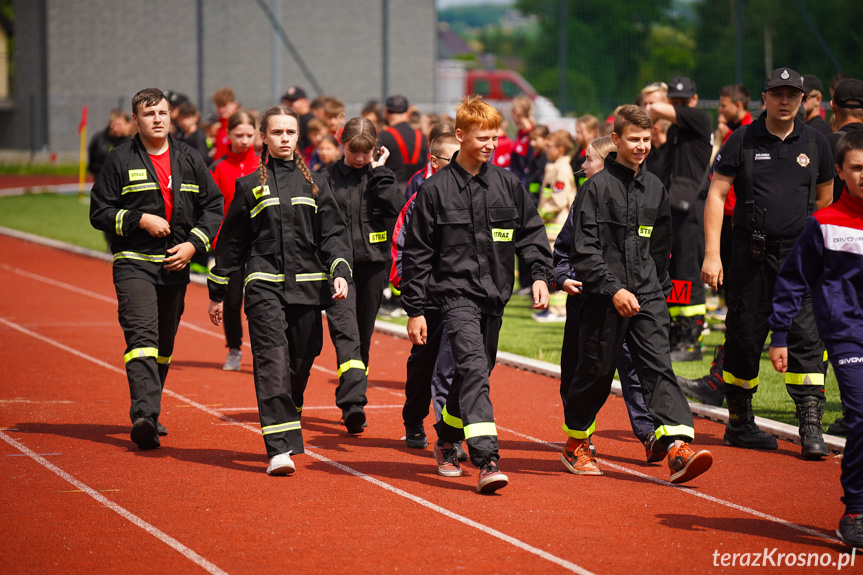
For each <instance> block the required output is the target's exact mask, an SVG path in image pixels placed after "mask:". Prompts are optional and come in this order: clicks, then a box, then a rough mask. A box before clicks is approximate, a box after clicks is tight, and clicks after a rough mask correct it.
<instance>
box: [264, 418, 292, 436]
mask: <svg viewBox="0 0 863 575" xmlns="http://www.w3.org/2000/svg"><path fill="white" fill-rule="evenodd" d="M297 429H300V422H299V421H289V422H288V423H278V424H276V425H268V426H266V427H262V428H261V435H269V434H271V433H282V432H284V431H296V430H297Z"/></svg>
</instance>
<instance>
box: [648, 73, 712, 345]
mask: <svg viewBox="0 0 863 575" xmlns="http://www.w3.org/2000/svg"><path fill="white" fill-rule="evenodd" d="M697 106H698V90H697V88H696V86H695V82H693V81H692V80H691V79H690V78H687V77H685V76H681V77H679V78H673V79H672V80H671V81H670V82H669V83H668V97H667V100H666V101H662V100H659V101H655V102H649V101H648V103H646V104H645V106H644V107H645V109H646V110H647V112H648V114H650V119H651V120H652V121H654V122H656V121H658V120H668V121H669V122H671V124H672V125H671V127H670V128H669V129H668V139H667V141H666V143H665V145H664V146H663V151H662V153H663V156H664V160H665V171H664V173H658V174H657V176H659V179H660V180H661V181H662V183H663V184H664V185H665V188H666V189H667V190H668V199H669V203H670V205H671V228H672V230H673V231H672V241H673V244H672V246H671V263H670V266H669V269H668V273H669V274H670V276H671V279H672V280H674V281H675V282H678V285H679V286H680V288H679V289H678V290H677V291H678V293H679V294H680V295H681V298H680V299H681V301H682V303H672V304H669V305H668V311H669V313H670V314H671V319H672V324H671V328H670V333H669V338H670V340H671V346H672V348H671V361H696V360H700V359H701V332H702V331H703V329H704V315H705V314H706V313H707V307H706V297H705V293H704V289H703V287H702V285H701V278H700V269H701V262H702V260H703V258H704V235H703V230H702V227H701V214H702V212H703V206H704V194H703V192H704V191H705V190H706V188H707V181H708V180H707V173H708V172H707V170H708V168H709V164H710V154H711V152H712V150H713V127H712V125H711V122H710V116H708V115H707V112H705V111H704V110H700V109H698V108H697ZM687 296H688V301H687Z"/></svg>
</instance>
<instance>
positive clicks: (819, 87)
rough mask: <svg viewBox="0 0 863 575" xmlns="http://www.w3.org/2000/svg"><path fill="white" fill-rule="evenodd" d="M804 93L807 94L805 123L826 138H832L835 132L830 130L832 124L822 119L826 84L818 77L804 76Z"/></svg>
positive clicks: (804, 102) (804, 110)
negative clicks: (822, 103)
mask: <svg viewBox="0 0 863 575" xmlns="http://www.w3.org/2000/svg"><path fill="white" fill-rule="evenodd" d="M803 92H804V94H806V97H805V98H804V99H803V116H804V118H805V119H804V121H805V122H806V123H807V124H808V125H810V126H811V127H813V128H815V129H816V130H818V131H819V132H821V133H822V134H824V136H825V137H830V136H831V135H833V130H832V129H830V124H828V123H827V120H825V119H824V118H822V117H821V101H822V100H823V98H824V94H823V92H824V84H822V83H821V80H819V79H818V76H814V75H812V74H803Z"/></svg>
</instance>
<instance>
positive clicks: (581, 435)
mask: <svg viewBox="0 0 863 575" xmlns="http://www.w3.org/2000/svg"><path fill="white" fill-rule="evenodd" d="M563 431H564V432H566V434H567V435H568V436H570V437H571V438H573V439H587V438H588V437H590V436H591V435H593V432H594V431H596V422H595V421H594V422H593V423H591V424H590V427H588V428H587V431H580V430H578V429H570V428H568V427H567V426H566V424H565V423H564V424H563Z"/></svg>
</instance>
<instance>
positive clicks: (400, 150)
mask: <svg viewBox="0 0 863 575" xmlns="http://www.w3.org/2000/svg"><path fill="white" fill-rule="evenodd" d="M409 117H410V114H409V112H408V100H407V98H405V97H404V96H401V95H395V96H390V97H389V98H387V100H386V118H387V124H389V127H388V128H385V129H383V130H381V132H380V134H378V140H379V141H380V144H381V146H382V147H384V148H386V149H388V150H389V151H390V155H389V157H388V158H387V161H386V166H387V167H388V168H389V169H391V170H392V171H393V172H394V173H395V175H396V178H398V182H399V187H400V188H401V189H402V191H404V189H405V188H406V187H407V185H408V182H409V181H410V179H411V176H413V175H414V174H415V173H416V172H417V170H419V169H421V168H422V167H423V166H425V165H426V162H427V161H428V157H429V147H428V142H427V141H426V139H425V137H424V136H423V135H422V132H421V131H420V130H418V129H416V128H413V127H411V125H410V124H409V123H408V118H409Z"/></svg>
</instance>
